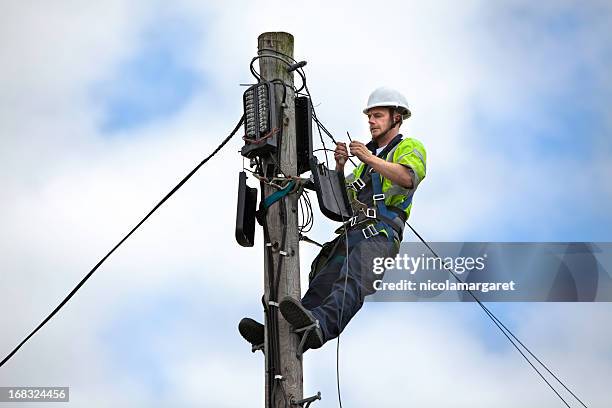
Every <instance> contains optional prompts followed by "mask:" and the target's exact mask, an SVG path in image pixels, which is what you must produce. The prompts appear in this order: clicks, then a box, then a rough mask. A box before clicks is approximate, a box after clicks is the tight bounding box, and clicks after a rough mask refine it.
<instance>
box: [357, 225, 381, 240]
mask: <svg viewBox="0 0 612 408" xmlns="http://www.w3.org/2000/svg"><path fill="white" fill-rule="evenodd" d="M361 233H362V234H363V236H364V237H365V239H370V238H372V237H373V236H375V235H378V234H379V232H378V230H377V229H376V227H374V224H370V225H368V226H367V227H365V228H364V229H362V230H361Z"/></svg>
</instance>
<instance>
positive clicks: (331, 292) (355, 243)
mask: <svg viewBox="0 0 612 408" xmlns="http://www.w3.org/2000/svg"><path fill="white" fill-rule="evenodd" d="M377 229H383V230H384V231H385V232H386V233H387V234H386V235H385V233H383V232H380V233H379V234H378V235H375V236H373V237H370V238H368V239H365V238H364V236H363V233H362V230H361V229H355V230H350V231H349V232H348V257H347V245H346V242H345V238H344V237H342V238H340V239H341V242H339V244H338V245H337V246H336V249H335V251H334V253H333V254H332V256H331V257H330V258H329V260H328V261H327V263H326V264H325V265H323V267H322V269H321V270H320V271H319V272H318V273H317V274H316V275H315V276H314V278H313V279H312V281H311V282H310V285H309V287H308V291H307V292H306V294H305V295H304V297H303V298H302V305H304V307H305V308H306V309H308V310H310V311H311V312H312V314H313V315H314V317H315V318H316V319H318V320H319V325H320V327H321V331H322V332H323V340H324V341H328V340H331V339H333V338H336V337H338V335H339V334H340V333H341V332H342V330H344V328H345V327H346V325H347V324H348V322H349V321H350V320H351V319H352V318H353V316H355V314H357V312H358V311H359V309H361V306H363V302H364V300H365V297H366V296H367V295H370V294H372V293H374V292H376V290H375V289H374V281H376V280H378V279H382V277H383V273H381V274H376V273H374V270H373V266H374V263H373V262H374V258H378V257H395V256H396V255H397V253H398V250H399V243H398V242H397V241H395V238H394V232H393V230H392V229H391V228H390V227H389V226H387V225H386V224H384V223H378V224H377ZM347 259H348V262H346V260H347ZM345 287H346V291H345ZM343 303H344V304H343Z"/></svg>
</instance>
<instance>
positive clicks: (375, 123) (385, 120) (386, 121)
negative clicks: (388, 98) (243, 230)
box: [367, 107, 393, 139]
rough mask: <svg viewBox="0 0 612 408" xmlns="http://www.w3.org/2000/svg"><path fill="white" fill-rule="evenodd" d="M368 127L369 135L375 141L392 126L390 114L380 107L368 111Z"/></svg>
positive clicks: (387, 110)
mask: <svg viewBox="0 0 612 408" xmlns="http://www.w3.org/2000/svg"><path fill="white" fill-rule="evenodd" d="M367 115H368V125H369V126H370V134H371V135H372V138H373V139H376V138H377V137H378V136H380V135H381V134H382V132H384V131H385V130H387V129H389V128H390V127H391V125H392V124H393V121H392V119H393V118H392V117H391V112H389V108H386V107H380V108H372V109H370V110H368V113H367Z"/></svg>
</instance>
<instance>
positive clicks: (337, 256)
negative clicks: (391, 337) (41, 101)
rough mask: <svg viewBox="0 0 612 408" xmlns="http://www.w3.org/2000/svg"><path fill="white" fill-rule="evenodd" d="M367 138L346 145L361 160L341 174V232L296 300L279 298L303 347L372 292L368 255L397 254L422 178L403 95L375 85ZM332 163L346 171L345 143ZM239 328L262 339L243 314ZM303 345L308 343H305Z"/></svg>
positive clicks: (341, 323)
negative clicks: (347, 208) (345, 200)
mask: <svg viewBox="0 0 612 408" xmlns="http://www.w3.org/2000/svg"><path fill="white" fill-rule="evenodd" d="M363 113H365V114H366V115H367V117H368V124H369V127H370V134H371V135H372V140H371V141H370V142H369V143H368V144H367V145H364V144H363V143H361V142H357V141H352V142H351V143H350V144H349V146H348V149H349V150H350V153H351V155H353V156H356V157H357V158H358V159H359V160H360V161H361V164H360V165H359V166H358V167H357V168H356V169H355V170H353V172H352V174H350V175H349V176H347V177H346V180H347V189H348V193H349V198H350V200H351V206H352V208H353V217H352V218H351V219H350V220H347V222H346V223H345V224H344V225H343V226H342V227H341V228H339V229H338V231H336V232H339V233H340V235H339V236H338V237H337V238H336V239H334V240H333V241H331V242H328V243H326V244H325V245H324V247H323V249H322V250H321V252H320V253H319V255H318V256H317V257H316V258H315V260H314V261H313V265H312V270H311V273H310V276H309V277H310V284H309V287H308V291H307V292H306V294H305V295H304V297H303V298H302V300H301V302H300V301H298V300H296V299H293V298H291V297H285V298H284V299H282V300H281V302H280V304H279V309H280V312H281V314H282V315H283V317H284V318H285V319H286V320H287V321H288V322H289V323H290V324H291V325H292V326H293V328H294V329H296V330H297V331H298V332H300V333H301V335H302V336H304V337H305V338H303V339H302V340H303V344H304V349H308V348H312V349H316V348H319V347H321V346H322V345H323V344H324V343H325V342H326V341H328V340H331V339H333V338H335V337H338V335H339V334H340V333H341V332H342V330H344V328H345V327H346V325H347V324H348V322H349V321H350V320H351V318H352V317H353V316H355V314H356V313H357V312H358V311H359V309H360V308H361V306H362V305H363V302H364V299H365V297H366V296H367V295H370V294H372V293H374V292H375V289H374V287H373V284H374V281H375V280H377V279H381V278H382V276H381V275H376V274H374V272H373V260H374V258H379V257H395V255H397V253H398V251H399V244H400V242H401V240H402V233H403V228H404V225H405V222H406V220H407V218H408V216H409V215H410V210H411V208H412V197H413V195H414V192H415V190H416V188H417V187H418V185H419V183H420V182H421V181H422V180H423V179H424V178H425V173H426V152H425V148H424V147H423V145H422V144H421V142H419V141H418V140H416V139H411V138H406V139H403V138H402V135H401V134H399V128H400V126H401V125H402V122H403V121H404V120H406V119H408V118H409V117H410V114H411V113H410V110H409V109H408V104H407V102H406V99H405V98H404V96H403V95H402V94H401V93H399V92H397V91H396V90H393V89H390V88H385V87H382V88H378V89H376V90H374V91H373V92H372V94H371V95H370V97H369V98H368V104H367V106H366V108H365V109H364V110H363ZM334 158H335V160H336V170H337V171H344V166H345V164H346V160H347V158H348V150H347V146H346V144H345V143H338V144H337V146H336V149H335V152H334ZM238 329H239V331H240V333H241V335H242V336H243V337H244V338H245V339H246V340H247V341H249V342H250V343H251V344H253V345H254V346H257V345H261V344H263V342H264V327H263V325H262V324H260V323H258V322H256V321H254V320H252V319H249V318H244V319H242V320H241V321H240V324H239V325H238ZM303 351H305V350H303Z"/></svg>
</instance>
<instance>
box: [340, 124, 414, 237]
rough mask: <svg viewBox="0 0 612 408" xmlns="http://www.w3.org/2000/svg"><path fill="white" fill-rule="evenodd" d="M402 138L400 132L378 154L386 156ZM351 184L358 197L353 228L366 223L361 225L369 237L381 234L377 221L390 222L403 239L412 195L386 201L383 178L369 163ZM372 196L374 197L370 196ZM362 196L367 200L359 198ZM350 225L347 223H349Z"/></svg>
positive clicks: (352, 223)
mask: <svg viewBox="0 0 612 408" xmlns="http://www.w3.org/2000/svg"><path fill="white" fill-rule="evenodd" d="M401 141H402V135H397V136H396V137H395V138H394V139H393V140H391V142H389V144H387V146H385V148H384V149H383V150H382V151H381V152H380V153H379V154H378V157H380V158H382V159H385V160H386V158H387V156H388V155H389V154H390V153H391V154H392V152H393V151H394V150H395V148H396V147H397V146H398V145H399V143H400V142H401ZM367 147H368V148H369V149H370V150H374V148H375V144H374V142H370V143H368V145H367ZM348 187H349V188H350V189H352V190H354V191H355V194H356V197H355V198H354V200H353V203H355V204H354V206H353V210H354V215H353V217H351V218H350V219H349V221H348V222H347V224H348V228H349V229H356V228H359V227H362V226H364V225H365V227H364V228H362V229H361V232H362V234H363V237H364V239H369V238H371V237H373V236H375V235H378V234H379V232H381V231H379V229H377V228H376V225H375V224H376V223H377V222H384V223H386V224H387V225H389V226H390V227H391V228H392V229H393V230H394V231H395V232H396V233H397V235H398V239H399V241H401V240H402V235H403V232H404V225H405V221H406V212H405V210H406V209H407V208H408V207H409V206H410V204H411V203H412V195H410V196H408V197H406V199H405V200H404V201H402V202H401V203H400V204H399V205H396V206H387V205H386V203H385V198H386V195H385V193H383V191H382V179H381V176H380V174H379V173H377V172H375V171H374V169H373V168H371V167H370V166H368V165H365V167H364V168H363V170H362V172H361V174H360V175H359V178H357V179H356V180H355V181H353V182H352V183H350V184H349V185H348ZM370 197H371V200H370V199H369V198H370ZM359 198H361V199H363V201H366V203H364V202H363V201H361V200H359ZM345 227H346V226H345Z"/></svg>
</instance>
